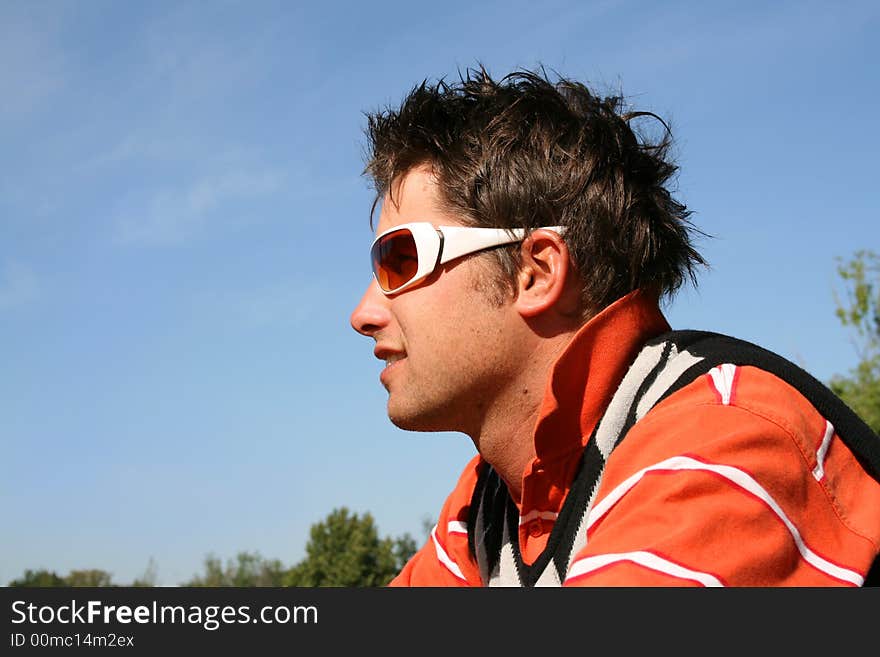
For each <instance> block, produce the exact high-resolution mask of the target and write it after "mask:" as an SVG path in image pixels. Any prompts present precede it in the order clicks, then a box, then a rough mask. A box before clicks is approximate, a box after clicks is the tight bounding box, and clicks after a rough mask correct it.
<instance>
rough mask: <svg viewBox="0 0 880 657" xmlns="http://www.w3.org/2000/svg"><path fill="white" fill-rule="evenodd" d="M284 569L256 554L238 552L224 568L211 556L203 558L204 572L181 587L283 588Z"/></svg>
mask: <svg viewBox="0 0 880 657" xmlns="http://www.w3.org/2000/svg"><path fill="white" fill-rule="evenodd" d="M284 575H285V568H284V566H283V565H282V564H281V562H280V561H279V560H278V559H264V558H263V557H262V556H260V554H259V553H258V552H239V553H238V554H237V555H236V556H235V558H234V559H229V560H228V561H227V562H226V567H225V568H224V566H223V564H222V563H221V561H220V559H219V558H218V557H216V556H214V555H213V554H209V555H208V556H207V557H205V572H204V574H203V575H201V576H199V575H197V576H195V577H194V578H193V579H191V580H190V581H188V582H184V583H183V584H182V585H181V586H238V587H246V586H283V585H284Z"/></svg>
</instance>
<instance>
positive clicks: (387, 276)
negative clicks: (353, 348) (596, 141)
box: [370, 221, 563, 295]
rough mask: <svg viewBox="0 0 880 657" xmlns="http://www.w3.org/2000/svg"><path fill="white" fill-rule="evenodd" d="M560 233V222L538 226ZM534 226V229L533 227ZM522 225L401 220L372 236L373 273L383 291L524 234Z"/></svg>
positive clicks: (392, 290) (389, 291)
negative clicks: (480, 226)
mask: <svg viewBox="0 0 880 657" xmlns="http://www.w3.org/2000/svg"><path fill="white" fill-rule="evenodd" d="M541 228H544V229H547V230H552V231H555V232H557V233H561V232H562V230H563V227H562V226H541ZM536 230H537V229H536ZM525 234H526V231H525V230H524V229H522V228H476V227H472V226H434V225H433V224H431V223H430V222H427V221H417V222H414V223H408V224H401V225H399V226H395V227H394V228H391V229H390V230H386V231H385V232H384V233H382V234H381V235H379V236H377V237H376V239H375V240H373V245H372V246H371V247H370V259H371V260H372V263H373V275H374V276H375V277H376V281H377V282H378V283H379V287H380V288H381V289H382V291H383V292H384V293H385V294H386V295H390V294H395V293H397V292H402V291H403V290H405V289H406V288H408V287H410V286H412V285H415V284H416V283H418V282H419V281H421V280H422V279H424V278H426V277H427V276H430V275H431V273H432V272H433V271H434V270H435V269H437V267H439V266H440V265H442V264H445V263H447V262H449V261H450V260H455V259H456V258H460V257H462V256H465V255H468V254H470V253H476V252H477V251H483V250H484V249H491V248H493V247H496V246H501V245H502V244H512V243H514V242H520V241H522V240H523V239H524V238H525Z"/></svg>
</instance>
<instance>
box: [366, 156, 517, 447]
mask: <svg viewBox="0 0 880 657" xmlns="http://www.w3.org/2000/svg"><path fill="white" fill-rule="evenodd" d="M412 221H428V222H431V223H432V224H433V225H435V226H443V225H461V224H462V222H461V221H460V220H459V219H458V218H457V217H456V216H455V215H453V214H450V213H449V212H446V211H443V210H441V209H440V203H439V196H438V190H437V187H436V184H435V183H434V181H433V179H432V176H431V174H430V172H429V171H428V170H426V169H415V170H413V171H411V172H410V173H408V174H407V175H406V176H404V177H403V179H402V180H401V182H400V185H399V187H395V193H394V201H393V202H392V201H391V200H390V198H389V197H388V196H387V195H386V197H385V199H384V202H383V204H382V211H381V214H380V216H379V224H378V226H377V228H376V233H377V234H379V233H381V232H383V231H386V230H388V229H389V228H392V227H394V226H397V225H399V224H403V223H407V222H412ZM497 268H498V265H497V264H496V262H495V260H494V259H493V258H491V257H490V256H488V255H485V254H484V255H470V256H465V257H463V258H460V259H457V260H454V261H452V262H450V263H447V264H446V265H443V266H441V267H439V268H438V269H437V270H436V271H435V272H434V273H433V274H431V275H430V276H429V277H428V278H427V279H425V280H424V281H422V282H421V283H419V284H417V285H415V286H414V287H411V288H408V289H406V290H404V291H403V292H401V293H399V294H396V295H392V296H391V297H387V296H385V295H384V294H383V293H382V292H381V290H380V289H379V286H378V284H377V283H376V281H375V280H373V281H371V283H370V285H369V287H368V288H367V291H366V292H365V293H364V296H363V298H362V299H361V301H360V303H359V304H358V306H357V308H355V310H354V312H353V313H352V315H351V325H352V327H353V328H354V329H355V330H356V331H357V332H358V333H361V334H362V335H366V336H369V337H371V338H373V339H374V340H375V341H376V346H375V349H374V354H375V356H376V357H377V358H379V359H380V360H383V361H385V363H386V366H385V368H384V369H383V370H382V373H381V374H380V377H379V379H380V381H381V382H382V385H383V386H385V388H386V390H387V391H388V416H389V418H390V419H391V421H392V422H393V423H394V424H395V425H397V426H398V427H400V428H402V429H408V430H412V431H462V432H465V433H468V434H469V435H471V436H473V435H475V434H474V433H473V432H478V431H479V427H480V426H481V425H482V423H483V422H484V421H485V416H486V414H487V413H491V412H492V411H493V410H495V409H493V401H494V400H496V399H497V398H498V396H499V393H500V392H501V391H502V390H503V389H504V387H505V386H506V385H508V384H509V382H510V380H511V379H512V376H511V368H514V367H515V366H516V365H517V364H518V363H517V362H515V360H516V359H514V358H512V356H511V354H512V351H510V350H509V349H508V347H509V346H513V345H511V344H510V343H511V340H509V339H508V338H511V337H512V335H511V334H510V332H509V331H510V329H513V326H514V325H515V324H514V322H515V314H516V313H515V312H514V311H513V310H512V308H511V305H510V303H509V302H503V303H500V304H499V303H498V299H497V296H498V292H497V289H496V288H494V287H493V278H492V277H493V276H496V275H497ZM514 333H515V331H514ZM514 342H515V340H514Z"/></svg>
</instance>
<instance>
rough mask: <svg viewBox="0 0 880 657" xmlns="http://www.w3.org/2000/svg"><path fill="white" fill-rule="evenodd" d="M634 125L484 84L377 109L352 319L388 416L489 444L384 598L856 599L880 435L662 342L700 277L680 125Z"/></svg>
mask: <svg viewBox="0 0 880 657" xmlns="http://www.w3.org/2000/svg"><path fill="white" fill-rule="evenodd" d="M620 110H621V99H619V98H605V99H603V98H599V97H597V96H595V95H594V94H593V93H591V92H590V90H589V89H588V88H587V87H586V86H584V85H582V84H580V83H577V82H575V81H572V80H566V79H558V80H555V81H551V80H550V79H549V78H548V77H547V76H546V75H543V74H537V73H533V72H529V71H518V72H515V73H513V74H511V75H509V76H507V77H505V78H503V79H501V80H493V79H492V78H491V76H490V75H489V74H488V73H487V72H486V71H485V70H479V71H469V72H468V73H467V75H466V76H464V77H463V78H462V79H461V80H460V81H459V83H456V84H447V83H445V82H442V81H441V82H438V83H437V84H435V85H428V84H427V83H424V84H422V85H420V86H418V87H416V88H415V89H413V90H412V92H411V93H410V94H409V95H408V96H407V98H406V99H405V100H404V101H403V103H402V104H401V106H400V107H399V108H397V109H394V110H392V109H389V110H386V111H382V112H378V113H375V114H372V115H370V116H369V129H368V132H369V137H370V145H371V151H370V157H369V161H368V164H367V173H368V174H369V175H370V176H371V177H372V180H373V182H374V184H375V187H376V191H377V197H376V205H375V206H374V209H375V207H378V206H381V211H380V214H379V221H378V225H377V227H376V234H377V238H376V240H375V242H374V244H373V248H372V253H371V256H372V259H373V268H374V272H375V275H376V276H375V280H373V281H372V282H371V284H370V286H369V287H368V288H367V291H366V292H365V294H364V296H363V298H362V299H361V302H360V303H359V305H358V306H357V308H356V309H355V310H354V312H353V313H352V316H351V324H352V326H353V328H354V329H355V330H356V331H358V332H359V333H361V334H363V335H365V336H368V337H370V338H372V339H373V340H374V341H375V348H374V354H375V356H376V358H379V359H380V360H384V361H385V362H386V366H385V368H384V369H383V370H382V373H381V375H380V380H381V383H382V385H383V386H384V387H385V388H386V389H387V391H388V416H389V418H390V419H391V421H392V422H393V423H394V424H395V425H397V426H398V427H400V428H403V429H407V430H412V431H460V432H463V433H465V434H467V435H468V436H470V438H471V439H472V440H473V442H474V445H475V446H476V448H477V451H478V454H477V455H476V456H475V457H474V458H473V459H472V460H471V462H470V463H468V464H467V466H466V467H465V469H464V471H463V472H462V474H461V476H460V479H459V481H458V483H457V485H456V487H455V489H454V490H453V491H452V493H451V494H450V495H449V497H448V498H447V500H446V502H445V504H444V505H443V508H442V510H441V512H440V516H439V520H438V523H437V525H436V527H435V528H434V530H433V531H432V533H431V537H430V539H429V540H428V541H427V543H426V544H425V545H424V546H423V547H422V548H421V550H420V551H419V552H418V553H417V554H416V555H415V556H414V557H413V558H412V559H411V560H410V561H409V562H408V563H407V564H406V566H405V567H404V568H403V570H402V572H401V573H400V574H399V575H398V576H397V577H396V578H395V579H394V581H393V582H392V585H399V586H407V585H409V586H468V585H469V586H486V585H489V586H495V585H498V586H523V585H525V586H531V585H560V584H564V585H583V586H648V585H660V586H686V585H728V586H755V585H757V586H771V585H782V586H800V585H803V586H826V585H829V586H830V585H856V586H858V585H862V584H864V583H865V577H866V575H867V574H868V572H869V570H870V568H871V565H872V563H873V562H874V559H875V557H876V556H877V553H878V549H880V548H878V546H880V512H878V509H880V485H878V481H877V480H876V478H875V477H876V475H877V473H878V472H880V469H877V467H876V466H877V463H878V462H880V461H878V455H880V451H878V449H877V440H876V436H875V435H874V434H871V433H870V432H868V433H866V428H865V427H864V426H863V425H861V424H860V422H859V420H858V418H854V417H853V414H852V413H851V412H849V410H848V409H846V408H845V407H844V408H841V407H840V405H839V404H837V403H835V400H832V399H829V398H830V397H831V395H830V393H828V391H827V390H824V389H823V390H818V392H817V390H816V385H815V384H816V382H815V380H812V379H810V377H809V376H808V375H806V374H805V373H803V372H800V371H798V372H796V373H795V374H791V371H792V368H793V366H790V363H786V362H783V363H781V364H780V363H779V362H778V361H780V360H781V359H776V360H774V359H773V358H771V357H770V356H772V355H769V356H768V354H767V353H765V352H763V351H762V350H760V349H759V348H755V349H745V351H743V349H744V348H745V347H751V346H750V345H747V344H746V343H741V342H738V341H733V340H727V341H725V340H723V339H722V340H721V342H719V340H718V339H717V336H713V335H706V334H696V333H693V332H690V333H688V332H685V333H669V331H670V326H669V325H668V323H667V321H666V320H665V318H664V316H663V314H662V312H661V311H660V309H659V302H660V300H661V299H662V298H663V297H669V296H671V295H672V294H673V293H674V292H675V291H676V290H677V289H678V288H679V287H680V286H681V284H682V283H684V282H685V281H686V280H693V279H694V278H695V271H696V269H697V268H698V267H700V266H702V265H704V264H705V263H704V261H703V259H702V257H701V256H700V255H699V253H698V252H697V251H696V250H695V248H694V246H693V236H694V231H695V229H694V228H693V227H692V225H691V224H690V222H689V214H690V213H689V211H688V210H687V209H686V207H685V206H684V205H683V204H681V203H679V202H678V201H676V200H675V199H674V198H673V197H672V196H671V194H670V193H669V191H668V190H667V188H666V184H667V182H668V181H669V179H670V178H671V176H672V175H673V174H674V173H675V171H676V167H675V166H674V165H673V164H672V163H671V162H670V161H669V160H668V159H667V155H668V150H669V146H670V141H669V136H668V134H669V133H668V131H667V132H666V135H667V136H666V137H664V138H663V139H662V140H661V141H660V142H659V143H657V144H650V143H647V142H645V141H643V140H642V139H640V138H638V137H637V135H636V134H635V133H634V132H633V130H632V129H631V127H630V125H629V123H630V120H631V119H632V118H634V117H635V116H638V115H640V114H624V113H621V111H620ZM651 116H653V115H651ZM664 125H665V124H664ZM741 352H742V353H743V354H745V355H744V356H742V355H740V353H741ZM713 359H714V360H713ZM750 359H751V360H750ZM755 363H757V365H756V364H755ZM759 365H760V366H759ZM700 367H703V371H700V372H698V373H697V374H694V373H693V372H694V371H697V370H698V368H700ZM774 368H775V369H774ZM771 370H772V371H771ZM786 377H788V378H786ZM819 387H820V388H821V386H819ZM826 393H827V394H826ZM820 408H821V409H822V410H821V411H820V410H819V409H820ZM838 425H840V426H838ZM841 427H845V431H844V429H843V428H841ZM624 438H625V439H624ZM844 438H845V440H844ZM863 464H867V465H865V466H864V467H863Z"/></svg>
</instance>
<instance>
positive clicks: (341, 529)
mask: <svg viewBox="0 0 880 657" xmlns="http://www.w3.org/2000/svg"><path fill="white" fill-rule="evenodd" d="M414 552H415V541H414V540H413V538H412V537H411V536H410V535H409V534H404V535H403V536H401V537H399V538H396V539H395V538H390V537H386V538H379V533H378V531H377V529H376V526H375V524H374V522H373V516H372V515H370V513H364V514H363V515H362V516H358V514H357V513H351V512H349V510H348V509H347V508H345V507H341V508H338V509H334V510H333V511H332V512H331V513H330V515H328V516H327V518H326V520H324V521H323V522H319V523H316V524H314V525H312V528H311V532H310V538H309V542H308V544H307V545H306V558H305V559H303V560H302V561H301V562H300V563H298V564H297V565H295V566H294V567H293V568H291V569H290V570H289V571H288V573H287V577H286V578H285V584H286V585H287V586H328V587H329V586H349V587H353V586H384V585H386V584H387V583H388V582H390V581H391V579H392V578H393V577H394V576H395V575H396V574H397V573H398V572H399V571H400V569H401V568H402V567H403V564H404V563H405V562H406V561H407V560H408V559H409V558H410V557H411V556H412V555H413V553H414Z"/></svg>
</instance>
